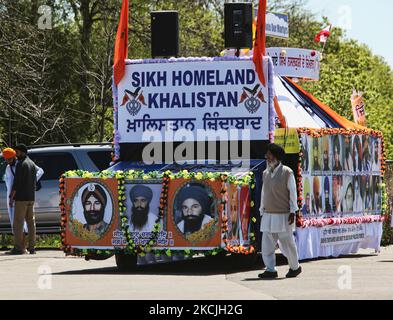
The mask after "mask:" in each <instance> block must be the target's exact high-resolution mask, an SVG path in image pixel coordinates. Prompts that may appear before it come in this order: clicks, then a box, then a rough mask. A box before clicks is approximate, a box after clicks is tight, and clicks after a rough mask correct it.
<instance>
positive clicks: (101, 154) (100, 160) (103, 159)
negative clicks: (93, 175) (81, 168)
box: [87, 151, 111, 171]
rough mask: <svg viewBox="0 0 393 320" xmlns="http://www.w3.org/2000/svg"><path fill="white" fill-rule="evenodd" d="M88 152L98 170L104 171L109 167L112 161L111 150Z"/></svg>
mask: <svg viewBox="0 0 393 320" xmlns="http://www.w3.org/2000/svg"><path fill="white" fill-rule="evenodd" d="M87 154H88V155H89V158H90V159H91V161H93V162H94V164H95V165H96V167H97V168H98V170H100V171H102V170H105V169H108V168H109V164H110V162H111V151H91V152H88V153H87Z"/></svg>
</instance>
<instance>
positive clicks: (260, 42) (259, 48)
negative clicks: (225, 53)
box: [253, 0, 266, 87]
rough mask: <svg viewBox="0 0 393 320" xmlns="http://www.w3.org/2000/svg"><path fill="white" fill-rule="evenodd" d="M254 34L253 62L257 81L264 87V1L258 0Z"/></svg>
mask: <svg viewBox="0 0 393 320" xmlns="http://www.w3.org/2000/svg"><path fill="white" fill-rule="evenodd" d="M256 32H257V35H256V38H255V42H254V56H253V61H254V64H255V70H256V72H257V74H258V77H259V81H260V82H261V83H262V84H263V86H264V87H266V81H265V75H264V73H263V56H264V55H266V0H259V7H258V18H257V31H256Z"/></svg>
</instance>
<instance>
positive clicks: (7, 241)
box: [0, 234, 61, 249]
mask: <svg viewBox="0 0 393 320" xmlns="http://www.w3.org/2000/svg"><path fill="white" fill-rule="evenodd" d="M0 242H1V245H0V247H7V248H10V247H12V246H13V243H14V237H13V236H11V235H6V236H5V237H4V236H0ZM26 244H27V237H26ZM60 247H61V238H60V235H59V234H53V235H52V234H51V235H37V241H36V248H46V249H60Z"/></svg>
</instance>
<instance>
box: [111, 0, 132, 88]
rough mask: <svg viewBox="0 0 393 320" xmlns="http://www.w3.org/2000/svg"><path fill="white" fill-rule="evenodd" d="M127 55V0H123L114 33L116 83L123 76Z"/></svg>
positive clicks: (114, 73) (114, 72)
mask: <svg viewBox="0 0 393 320" xmlns="http://www.w3.org/2000/svg"><path fill="white" fill-rule="evenodd" d="M127 55H128V0H123V3H122V6H121V14H120V22H119V26H118V28H117V33H116V42H115V58H114V62H113V75H114V78H115V84H116V85H118V84H119V83H120V81H121V79H122V78H123V77H124V73H125V70H126V63H125V60H126V59H127Z"/></svg>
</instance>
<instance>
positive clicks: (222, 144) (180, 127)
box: [60, 48, 385, 268]
mask: <svg viewBox="0 0 393 320" xmlns="http://www.w3.org/2000/svg"><path fill="white" fill-rule="evenodd" d="M284 51H285V52H287V51H286V50H278V51H277V50H276V49H275V48H273V49H272V50H270V51H269V50H268V52H270V53H271V56H268V55H266V56H264V57H263V59H261V60H260V61H259V62H257V63H259V67H258V65H257V63H256V61H255V59H253V57H247V56H244V57H228V56H225V57H216V58H206V57H205V58H170V59H145V60H126V64H125V70H124V76H123V77H122V78H121V80H120V81H119V82H118V83H117V84H116V82H114V84H113V97H114V128H115V135H114V136H115V138H114V163H113V166H111V167H110V168H108V169H107V170H104V171H102V172H97V173H92V172H83V171H71V172H66V173H65V174H64V175H63V176H62V178H61V179H60V193H61V203H60V207H61V210H62V218H61V221H62V227H63V232H62V244H63V249H64V251H65V253H66V254H67V255H76V256H85V257H86V258H88V259H90V258H91V259H100V258H102V259H104V258H106V257H109V256H112V255H113V254H115V255H116V261H117V264H118V266H119V267H121V268H125V267H132V266H134V265H135V264H136V262H137V257H138V261H143V260H144V259H146V261H153V262H154V261H156V262H159V261H168V260H173V258H174V257H177V256H179V257H182V258H187V257H192V256H194V255H198V254H204V255H213V256H216V255H218V254H219V253H221V252H224V253H231V254H239V255H250V254H256V253H257V252H258V251H259V250H260V248H261V243H260V241H261V240H260V239H261V235H260V232H259V224H260V214H259V203H260V198H261V189H262V184H263V181H262V172H263V170H264V169H265V168H266V162H265V160H264V159H265V153H266V147H267V145H268V144H269V143H271V142H274V141H276V143H278V144H281V145H282V146H283V147H284V148H285V149H286V151H287V158H286V161H285V164H287V165H288V166H290V167H291V168H292V169H293V171H294V172H295V175H296V178H297V183H298V204H299V210H300V211H299V213H300V215H299V218H298V219H297V229H296V233H295V235H296V240H297V246H298V250H299V256H300V258H301V259H310V258H317V257H329V256H334V257H337V256H339V255H342V254H349V253H356V252H358V250H359V248H371V249H375V250H378V249H379V246H380V241H381V236H382V223H383V219H384V218H383V210H384V205H383V203H384V190H383V183H382V182H383V173H384V170H385V158H384V149H383V148H384V147H383V146H384V145H383V137H382V134H381V132H379V131H375V130H371V129H368V128H366V127H362V126H359V125H357V124H355V123H353V122H351V121H349V120H347V119H344V118H342V117H340V116H339V115H338V114H337V113H335V112H334V111H333V110H332V109H330V108H329V107H327V106H326V105H324V104H323V103H321V102H320V101H318V100H317V99H316V98H315V97H313V96H312V95H311V94H309V93H308V92H306V91H305V90H303V89H302V88H301V87H300V86H299V85H298V84H296V83H295V82H293V81H292V80H291V79H290V78H289V77H284V76H282V73H281V75H280V74H275V71H274V70H275V69H276V68H277V69H278V68H279V67H285V66H288V67H291V68H293V67H294V68H297V67H298V68H300V67H303V68H304V69H308V70H307V72H310V70H313V69H315V68H317V67H319V66H318V64H319V54H316V53H315V52H312V51H309V52H308V53H304V52H303V53H301V54H297V55H296V56H295V57H294V58H293V59H291V57H290V55H289V54H284V55H281V56H278V55H280V53H282V52H284ZM275 52H276V53H277V54H275ZM212 145H213V146H214V147H213V148H211V146H212ZM284 254H285V253H284Z"/></svg>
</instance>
